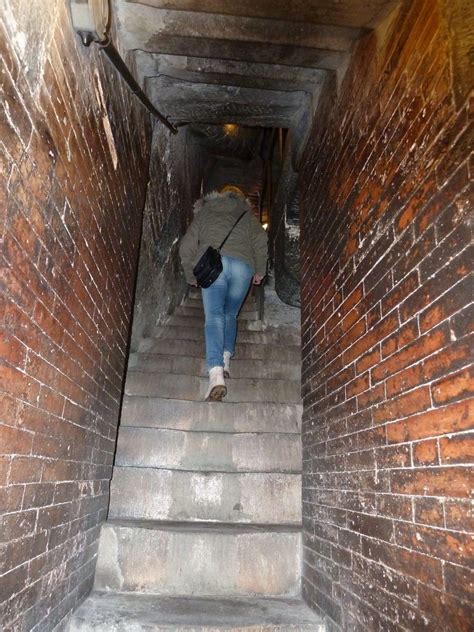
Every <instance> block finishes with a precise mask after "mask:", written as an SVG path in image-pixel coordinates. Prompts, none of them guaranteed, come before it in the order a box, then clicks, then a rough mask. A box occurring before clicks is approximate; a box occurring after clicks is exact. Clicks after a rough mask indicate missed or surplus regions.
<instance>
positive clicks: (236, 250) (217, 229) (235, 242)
mask: <svg viewBox="0 0 474 632" xmlns="http://www.w3.org/2000/svg"><path fill="white" fill-rule="evenodd" d="M244 211H247V213H246V214H245V215H244V216H243V217H242V219H241V220H240V222H239V223H238V224H237V226H236V227H235V228H234V230H233V231H232V233H231V234H230V237H229V239H228V240H227V241H226V242H225V244H224V246H223V247H222V250H221V254H223V255H228V256H229V257H234V258H235V259H240V260H241V261H245V262H246V263H248V264H249V265H250V266H251V267H252V270H253V272H254V273H257V274H260V275H261V276H265V274H266V272H267V258H268V246H267V233H266V232H265V231H264V230H263V228H262V226H261V225H260V223H259V221H258V220H257V219H256V217H255V216H254V215H253V213H252V208H251V206H250V204H249V203H248V202H247V200H244V199H243V198H242V197H240V196H238V195H236V194H235V193H232V192H226V193H210V194H209V195H206V196H205V197H204V198H201V199H200V200H198V202H197V203H196V204H195V206H194V214H195V215H194V219H193V221H192V222H191V224H190V225H189V228H188V230H187V231H186V234H185V235H184V237H183V238H182V240H181V244H180V247H179V255H180V257H181V264H182V266H183V269H184V274H185V276H186V281H187V282H188V283H195V282H196V279H195V277H194V275H193V268H194V266H195V265H196V263H197V261H198V260H199V258H200V257H201V255H202V254H203V253H204V251H205V250H206V249H207V247H208V246H213V247H214V248H218V247H219V246H220V244H221V242H222V241H223V239H224V238H225V236H226V235H227V233H228V232H229V230H230V229H231V228H232V225H233V223H234V222H235V221H236V220H237V219H238V217H239V216H240V215H241V214H242V213H243V212H244Z"/></svg>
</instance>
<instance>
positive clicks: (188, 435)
mask: <svg viewBox="0 0 474 632" xmlns="http://www.w3.org/2000/svg"><path fill="white" fill-rule="evenodd" d="M115 465H122V466H137V467H156V468H166V469H170V470H193V471H203V472H207V471H213V472H301V440H300V437H299V436H298V435H296V434H288V433H287V434H281V433H263V434H259V433H255V432H248V433H226V432H190V431H184V430H167V429H159V428H133V427H130V426H124V427H121V428H120V432H119V437H118V444H117V452H116V456H115Z"/></svg>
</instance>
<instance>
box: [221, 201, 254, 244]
mask: <svg viewBox="0 0 474 632" xmlns="http://www.w3.org/2000/svg"><path fill="white" fill-rule="evenodd" d="M246 212H247V211H246V210H245V211H244V212H243V213H242V215H240V217H239V219H238V220H237V221H236V222H234V225H233V226H232V228H231V229H230V230H229V232H228V233H227V235H226V236H225V239H224V241H223V242H222V243H221V245H220V246H219V248H218V249H217V250H220V249H221V248H222V246H223V245H224V244H225V242H226V241H227V240H228V239H229V237H230V234H231V232H232V231H233V230H234V228H235V227H236V226H237V224H238V223H239V222H240V220H241V219H242V217H243V216H244V215H245V213H246Z"/></svg>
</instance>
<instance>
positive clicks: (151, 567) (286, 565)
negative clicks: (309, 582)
mask: <svg viewBox="0 0 474 632" xmlns="http://www.w3.org/2000/svg"><path fill="white" fill-rule="evenodd" d="M300 569H301V534H300V530H299V529H292V528H288V527H285V526H284V527H282V526H268V527H264V528H262V527H261V526H258V527H256V526H254V527H252V526H248V527H241V526H236V525H212V524H208V523H204V524H203V523H199V524H195V525H189V524H182V523H174V524H163V523H156V522H139V521H113V520H112V521H109V522H107V523H105V524H104V525H103V527H102V533H101V537H100V543H99V554H98V560H97V571H96V577H95V588H96V589H97V590H113V591H120V592H140V593H155V594H161V595H194V596H196V595H200V596H204V595H206V596H209V595H213V596H216V597H222V596H244V595H261V596H263V595H266V596H283V595H285V596H297V595H298V594H299V590H300Z"/></svg>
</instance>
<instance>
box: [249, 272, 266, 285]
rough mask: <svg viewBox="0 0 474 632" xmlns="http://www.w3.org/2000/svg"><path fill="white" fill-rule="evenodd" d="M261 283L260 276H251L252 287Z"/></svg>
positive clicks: (261, 278) (261, 277)
mask: <svg viewBox="0 0 474 632" xmlns="http://www.w3.org/2000/svg"><path fill="white" fill-rule="evenodd" d="M262 281H263V276H262V275H261V274H254V275H253V280H252V283H253V284H254V285H260V283H261V282H262Z"/></svg>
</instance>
